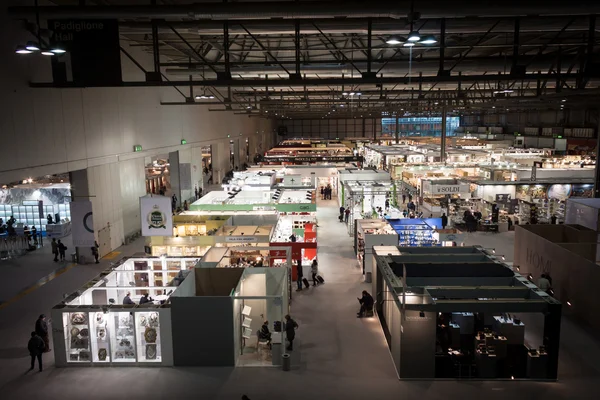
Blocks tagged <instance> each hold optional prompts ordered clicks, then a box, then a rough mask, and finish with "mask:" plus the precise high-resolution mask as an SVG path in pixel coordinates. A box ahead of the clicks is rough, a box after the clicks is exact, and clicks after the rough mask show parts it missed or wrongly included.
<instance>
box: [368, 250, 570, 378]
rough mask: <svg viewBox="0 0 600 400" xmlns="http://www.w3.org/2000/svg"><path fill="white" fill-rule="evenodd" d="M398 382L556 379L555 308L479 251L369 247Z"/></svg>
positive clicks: (555, 304) (558, 314) (378, 309)
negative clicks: (373, 259)
mask: <svg viewBox="0 0 600 400" xmlns="http://www.w3.org/2000/svg"><path fill="white" fill-rule="evenodd" d="M374 258H375V263H376V266H375V270H374V273H373V280H372V290H371V293H373V294H374V297H375V308H376V314H377V316H378V318H379V320H380V322H381V325H382V327H383V330H384V333H385V337H386V341H387V344H388V347H389V350H390V354H391V356H392V360H393V362H394V366H395V367H396V371H397V373H398V376H399V378H400V379H436V378H438V379H489V380H493V379H507V380H511V379H531V380H556V379H557V372H558V355H559V346H560V324H561V308H562V306H561V303H560V302H559V301H557V300H555V299H554V298H552V297H551V296H549V295H548V294H547V293H546V292H544V291H542V290H540V289H539V288H537V287H536V286H535V285H534V284H533V283H531V282H530V281H529V280H528V279H527V278H526V277H524V276H522V275H520V274H519V273H516V272H515V271H514V270H513V269H512V268H510V267H508V266H507V265H505V264H503V263H501V262H500V261H499V260H498V259H497V258H496V257H495V256H492V255H490V254H488V253H487V252H486V251H484V250H483V249H482V248H481V247H478V246H476V247H426V248H423V247H409V248H401V247H395V246H376V247H374Z"/></svg>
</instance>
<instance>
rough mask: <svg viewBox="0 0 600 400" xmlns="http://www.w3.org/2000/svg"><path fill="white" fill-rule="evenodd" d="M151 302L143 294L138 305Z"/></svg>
mask: <svg viewBox="0 0 600 400" xmlns="http://www.w3.org/2000/svg"><path fill="white" fill-rule="evenodd" d="M151 302H152V298H151V297H148V293H144V295H143V296H142V298H141V299H140V305H141V304H146V303H151Z"/></svg>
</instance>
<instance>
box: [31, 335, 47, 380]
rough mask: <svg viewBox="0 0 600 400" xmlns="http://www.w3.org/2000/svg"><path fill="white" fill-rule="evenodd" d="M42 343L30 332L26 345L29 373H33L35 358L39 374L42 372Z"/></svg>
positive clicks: (40, 339) (43, 346)
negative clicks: (29, 359) (28, 357)
mask: <svg viewBox="0 0 600 400" xmlns="http://www.w3.org/2000/svg"><path fill="white" fill-rule="evenodd" d="M44 348H45V345H44V341H43V340H42V338H41V337H39V335H38V334H37V333H35V332H31V338H30V339H29V342H28V343H27V350H29V355H30V356H31V368H29V370H30V371H33V367H35V359H36V358H37V361H38V366H39V367H40V372H42V354H43V353H44Z"/></svg>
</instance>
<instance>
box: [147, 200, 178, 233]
mask: <svg viewBox="0 0 600 400" xmlns="http://www.w3.org/2000/svg"><path fill="white" fill-rule="evenodd" d="M140 210H141V211H140V213H141V214H140V217H141V220H142V236H173V214H172V212H171V198H170V197H165V196H152V197H150V196H144V197H140Z"/></svg>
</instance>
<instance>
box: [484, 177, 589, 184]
mask: <svg viewBox="0 0 600 400" xmlns="http://www.w3.org/2000/svg"><path fill="white" fill-rule="evenodd" d="M475 183H476V184H477V185H560V184H593V183H594V179H592V178H556V179H536V180H535V181H526V180H523V181H487V180H486V181H477V182H475Z"/></svg>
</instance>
